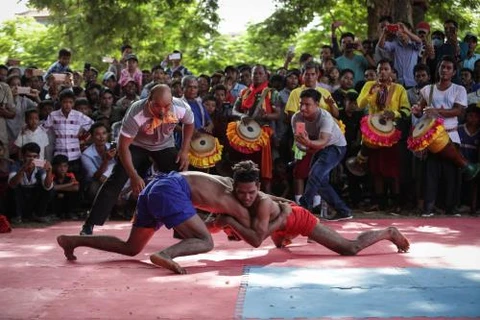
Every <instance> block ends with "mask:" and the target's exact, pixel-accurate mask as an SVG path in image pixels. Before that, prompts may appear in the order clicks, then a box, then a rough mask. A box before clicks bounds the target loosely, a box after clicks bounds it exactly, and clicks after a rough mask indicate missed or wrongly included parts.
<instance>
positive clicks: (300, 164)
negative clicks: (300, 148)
mask: <svg viewBox="0 0 480 320" xmlns="http://www.w3.org/2000/svg"><path fill="white" fill-rule="evenodd" d="M312 156H313V153H307V154H306V155H305V156H304V157H303V158H302V160H298V161H297V162H295V167H293V177H294V178H295V179H304V180H305V179H307V178H308V173H309V172H310V163H311V162H312Z"/></svg>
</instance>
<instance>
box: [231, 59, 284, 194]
mask: <svg viewBox="0 0 480 320" xmlns="http://www.w3.org/2000/svg"><path fill="white" fill-rule="evenodd" d="M279 104H280V98H279V96H278V93H277V91H276V90H274V89H271V88H269V87H268V73H267V68H266V67H265V66H263V65H256V66H254V67H253V68H252V84H251V85H250V86H249V87H248V88H247V89H244V90H242V92H241V93H240V96H239V97H238V99H237V101H235V105H234V109H233V116H236V117H239V118H241V121H240V122H231V123H229V125H228V128H227V137H228V139H229V141H230V145H231V146H232V147H233V148H234V149H235V150H236V151H237V152H232V153H231V154H230V155H231V158H232V159H233V160H234V161H235V160H245V159H250V160H252V161H253V162H255V163H257V164H258V165H259V166H260V170H261V177H262V184H263V187H264V189H265V191H266V192H267V193H270V189H271V186H270V184H271V179H272V163H273V158H272V147H271V144H270V137H271V135H272V134H273V129H272V128H271V127H270V122H271V121H275V120H278V118H279V117H280V109H279V108H278V106H279ZM252 121H253V123H252ZM258 128H261V132H260V131H259V130H258ZM256 131H259V132H256ZM249 148H253V149H251V150H248V149H249Z"/></svg>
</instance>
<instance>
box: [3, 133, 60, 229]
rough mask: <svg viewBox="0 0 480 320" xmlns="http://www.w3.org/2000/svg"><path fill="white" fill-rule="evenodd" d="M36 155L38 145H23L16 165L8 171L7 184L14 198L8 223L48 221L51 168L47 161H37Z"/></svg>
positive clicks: (38, 150) (51, 185)
mask: <svg viewBox="0 0 480 320" xmlns="http://www.w3.org/2000/svg"><path fill="white" fill-rule="evenodd" d="M39 154H40V147H39V146H38V144H36V143H34V142H31V143H27V144H26V145H24V146H23V147H22V149H21V153H20V159H21V160H20V162H18V163H17V164H16V165H14V166H12V169H11V171H10V175H9V177H8V185H9V187H10V188H12V189H13V192H14V195H15V214H14V216H13V217H12V219H11V221H12V223H22V220H25V219H32V220H34V221H38V222H49V221H50V219H49V218H48V217H47V216H46V210H47V206H48V202H49V200H50V194H51V193H50V190H52V188H53V174H52V166H51V164H50V162H48V161H47V160H39V159H38V157H39Z"/></svg>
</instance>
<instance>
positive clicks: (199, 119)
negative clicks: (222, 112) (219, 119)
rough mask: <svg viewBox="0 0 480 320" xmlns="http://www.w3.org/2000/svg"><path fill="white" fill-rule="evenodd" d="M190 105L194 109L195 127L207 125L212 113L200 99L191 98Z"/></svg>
mask: <svg viewBox="0 0 480 320" xmlns="http://www.w3.org/2000/svg"><path fill="white" fill-rule="evenodd" d="M187 102H188V105H189V106H190V108H191V109H192V112H193V119H194V124H195V129H200V128H203V127H206V126H207V125H208V123H210V122H211V119H210V115H209V114H208V112H207V110H205V107H204V106H203V104H201V103H200V101H199V100H190V101H188V100H187Z"/></svg>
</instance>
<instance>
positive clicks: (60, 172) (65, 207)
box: [52, 154, 80, 220]
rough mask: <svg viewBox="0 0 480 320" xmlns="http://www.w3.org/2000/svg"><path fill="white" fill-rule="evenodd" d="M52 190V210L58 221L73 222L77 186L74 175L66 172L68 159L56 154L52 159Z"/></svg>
mask: <svg viewBox="0 0 480 320" xmlns="http://www.w3.org/2000/svg"><path fill="white" fill-rule="evenodd" d="M52 165H53V183H54V185H53V190H54V191H55V192H54V197H53V201H52V209H53V212H54V214H55V215H56V216H57V217H58V218H60V219H68V220H75V219H76V218H77V217H76V215H75V214H74V213H73V211H74V210H75V209H76V208H78V205H79V199H80V198H79V190H80V188H79V184H78V181H77V179H76V178H75V174H73V173H72V172H68V157H67V156H65V155H63V154H57V155H56V156H55V157H53V161H52Z"/></svg>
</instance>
